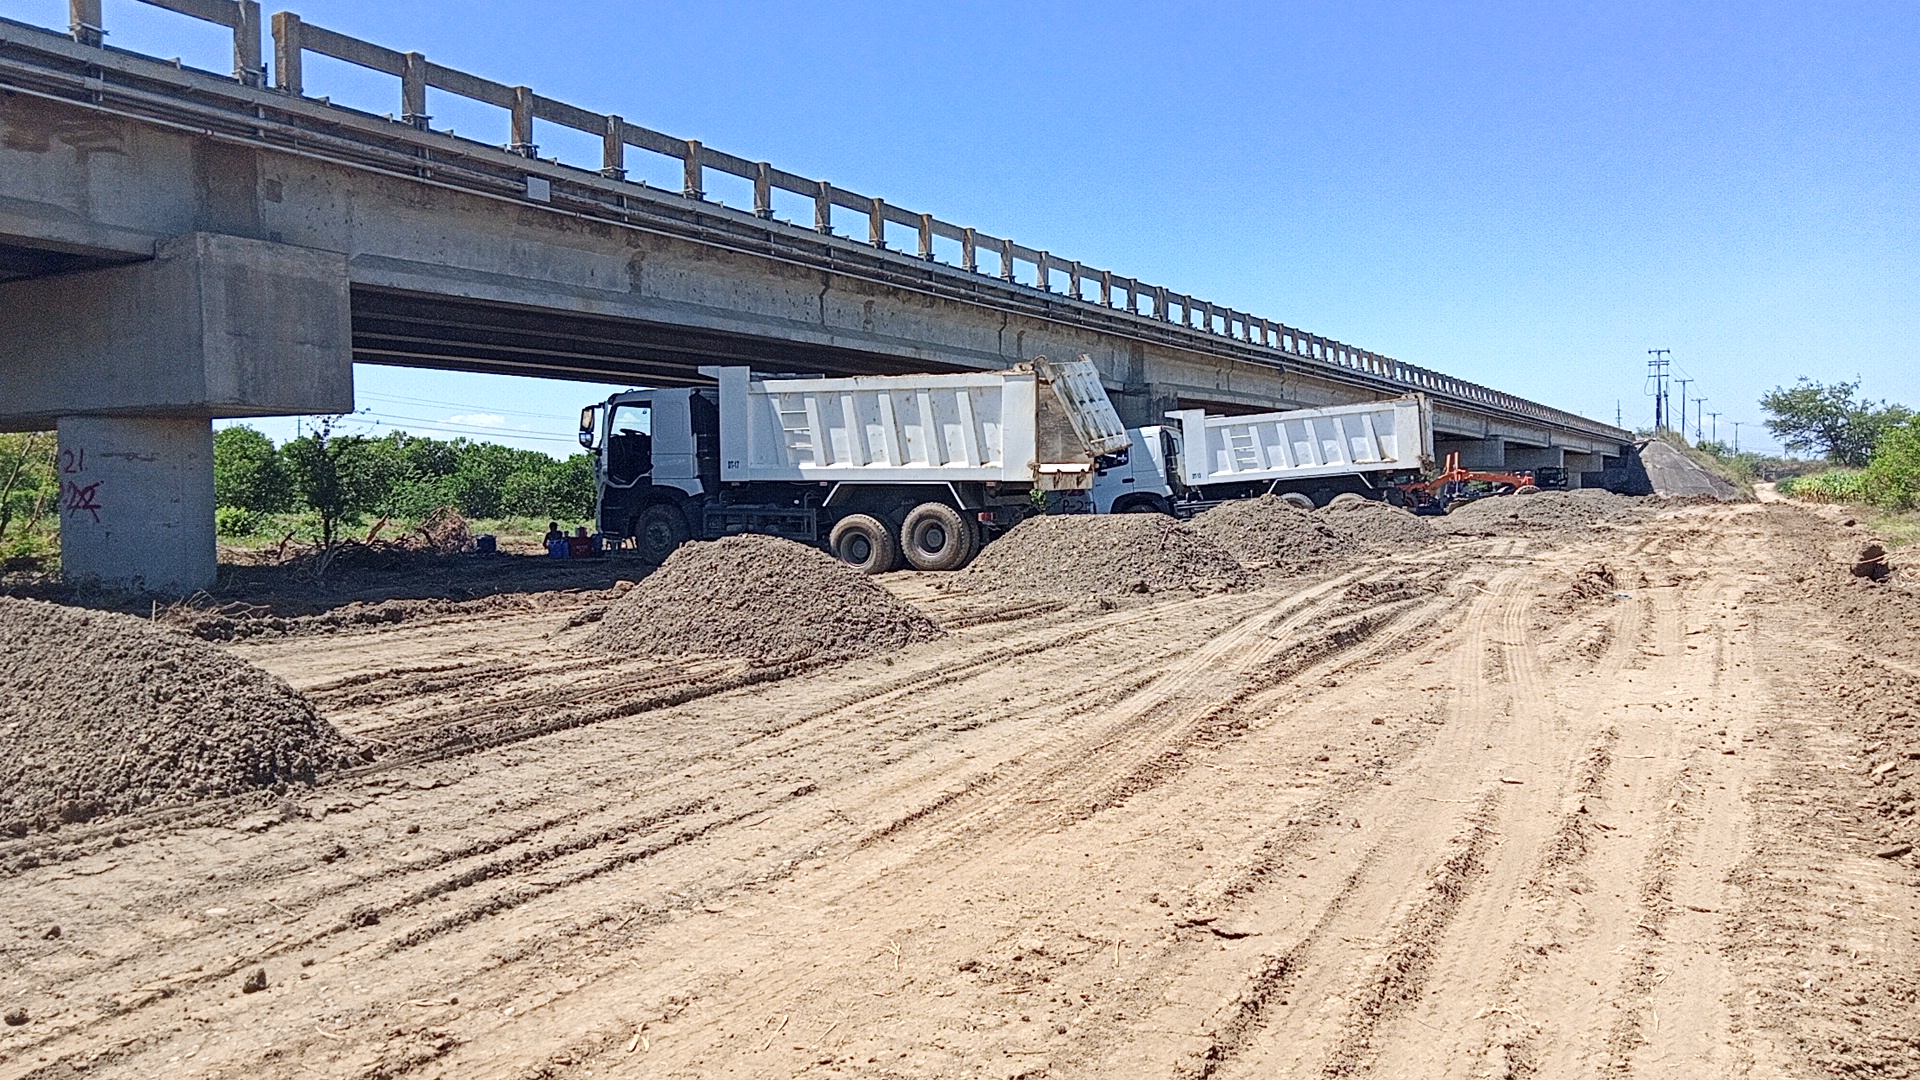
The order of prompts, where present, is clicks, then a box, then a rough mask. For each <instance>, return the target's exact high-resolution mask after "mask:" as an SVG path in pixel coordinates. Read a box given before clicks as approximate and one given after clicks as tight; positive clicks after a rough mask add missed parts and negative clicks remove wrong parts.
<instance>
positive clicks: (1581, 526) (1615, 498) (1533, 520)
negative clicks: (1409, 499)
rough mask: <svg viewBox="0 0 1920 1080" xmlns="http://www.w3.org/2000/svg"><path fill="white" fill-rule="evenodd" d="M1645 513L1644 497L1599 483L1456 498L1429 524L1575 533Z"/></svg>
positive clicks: (1473, 531)
mask: <svg viewBox="0 0 1920 1080" xmlns="http://www.w3.org/2000/svg"><path fill="white" fill-rule="evenodd" d="M1645 513H1646V507H1645V506H1644V505H1643V504H1642V500H1640V499H1636V498H1632V497H1629V496H1626V495H1615V494H1614V493H1613V492H1611V491H1602V490H1600V489H1599V488H1576V489H1574V490H1573V491H1540V492H1535V493H1534V494H1532V495H1492V496H1488V497H1487V498H1484V499H1475V500H1474V501H1472V502H1469V503H1459V504H1456V505H1455V506H1454V507H1453V509H1451V510H1449V511H1448V512H1447V516H1446V517H1443V518H1438V519H1435V521H1434V523H1433V527H1434V528H1435V529H1437V530H1439V531H1440V532H1443V533H1453V534H1456V535H1464V536H1506V535H1513V534H1534V533H1549V534H1551V533H1578V532H1584V531H1586V530H1588V529H1591V528H1593V527H1594V526H1596V525H1622V524H1626V523H1627V522H1630V521H1636V520H1638V519H1639V518H1640V517H1641V516H1642V515H1644V514H1645Z"/></svg>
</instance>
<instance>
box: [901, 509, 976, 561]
mask: <svg viewBox="0 0 1920 1080" xmlns="http://www.w3.org/2000/svg"><path fill="white" fill-rule="evenodd" d="M900 548H901V554H903V555H905V556H906V557H907V565H909V566H911V567H913V568H914V569H915V570H958V569H960V568H961V567H963V566H965V565H967V563H968V562H969V561H971V560H972V559H973V557H974V555H975V554H976V553H977V552H979V550H980V530H979V529H977V528H975V527H974V524H973V522H971V521H969V520H968V519H967V517H966V515H964V514H962V513H961V512H960V511H958V510H955V509H954V508H953V507H951V506H948V505H947V504H946V503H935V502H926V503H921V504H920V505H919V506H916V507H914V508H913V509H912V510H909V511H907V520H906V521H904V522H902V523H901V525H900Z"/></svg>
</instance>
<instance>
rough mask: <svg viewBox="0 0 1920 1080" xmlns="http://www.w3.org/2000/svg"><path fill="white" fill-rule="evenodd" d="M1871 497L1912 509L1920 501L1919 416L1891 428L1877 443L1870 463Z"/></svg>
mask: <svg viewBox="0 0 1920 1080" xmlns="http://www.w3.org/2000/svg"><path fill="white" fill-rule="evenodd" d="M1865 486H1866V493H1867V497H1868V500H1869V501H1871V502H1872V503H1873V504H1874V505H1875V506H1882V507H1885V508H1887V509H1889V510H1912V509H1914V508H1915V506H1916V505H1917V504H1920V420H1909V421H1907V422H1906V423H1904V424H1899V425H1896V426H1894V427H1890V428H1888V429H1887V430H1886V431H1885V432H1884V433H1883V434H1882V435H1881V436H1880V441H1879V442H1878V443H1876V444H1875V445H1874V448H1873V460H1872V461H1870V462H1868V463H1867V471H1866V476H1865Z"/></svg>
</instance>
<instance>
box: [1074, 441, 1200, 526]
mask: <svg viewBox="0 0 1920 1080" xmlns="http://www.w3.org/2000/svg"><path fill="white" fill-rule="evenodd" d="M1127 438H1128V442H1129V445H1128V449H1127V454H1126V460H1125V461H1124V462H1121V463H1119V464H1115V465H1110V466H1108V467H1106V468H1102V469H1098V470H1096V471H1095V472H1094V476H1093V490H1092V492H1091V493H1090V494H1091V496H1092V500H1093V512H1094V513H1096V514H1140V513H1160V514H1171V513H1173V504H1174V499H1175V496H1176V494H1177V493H1178V491H1179V488H1177V487H1175V485H1176V484H1178V483H1179V477H1180V431H1179V429H1177V428H1172V427H1163V426H1161V425H1158V424H1154V425H1149V426H1147V427H1139V428H1129V429H1127Z"/></svg>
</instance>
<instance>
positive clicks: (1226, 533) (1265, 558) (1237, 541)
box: [1187, 495, 1354, 566]
mask: <svg viewBox="0 0 1920 1080" xmlns="http://www.w3.org/2000/svg"><path fill="white" fill-rule="evenodd" d="M1187 527H1188V528H1190V529H1192V530H1193V531H1194V532H1196V533H1198V534H1200V535H1201V536H1202V537H1204V538H1206V539H1208V540H1211V541H1213V542H1214V543H1215V544H1218V545H1219V546H1220V547H1221V548H1223V549H1224V550H1225V551H1226V552H1227V553H1228V554H1230V555H1232V556H1233V557H1234V558H1236V559H1238V560H1240V561H1241V562H1243V563H1259V562H1264V563H1271V564H1274V565H1277V566H1297V565H1304V564H1308V563H1318V562H1325V561H1328V560H1332V559H1337V558H1339V557H1341V556H1343V555H1347V554H1350V553H1352V551H1353V547H1354V545H1353V540H1352V538H1351V537H1349V536H1348V535H1347V534H1346V533H1345V532H1343V531H1341V530H1340V529H1337V528H1335V527H1334V525H1333V524H1332V523H1330V522H1328V521H1326V520H1323V519H1322V518H1320V517H1319V516H1317V515H1314V514H1309V513H1307V512H1306V511H1304V510H1301V509H1299V508H1298V507H1295V506H1292V505H1290V504H1288V503H1285V502H1282V501H1280V500H1279V499H1278V498H1276V497H1274V496H1272V495H1262V496H1260V497H1259V498H1257V499H1235V500H1233V501H1231V502H1224V503H1221V504H1220V505H1219V506H1216V507H1214V508H1213V509H1211V510H1208V511H1205V512H1204V513H1202V514H1200V515H1198V516H1197V517H1195V518H1194V519H1193V520H1192V521H1190V522H1188V523H1187Z"/></svg>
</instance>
